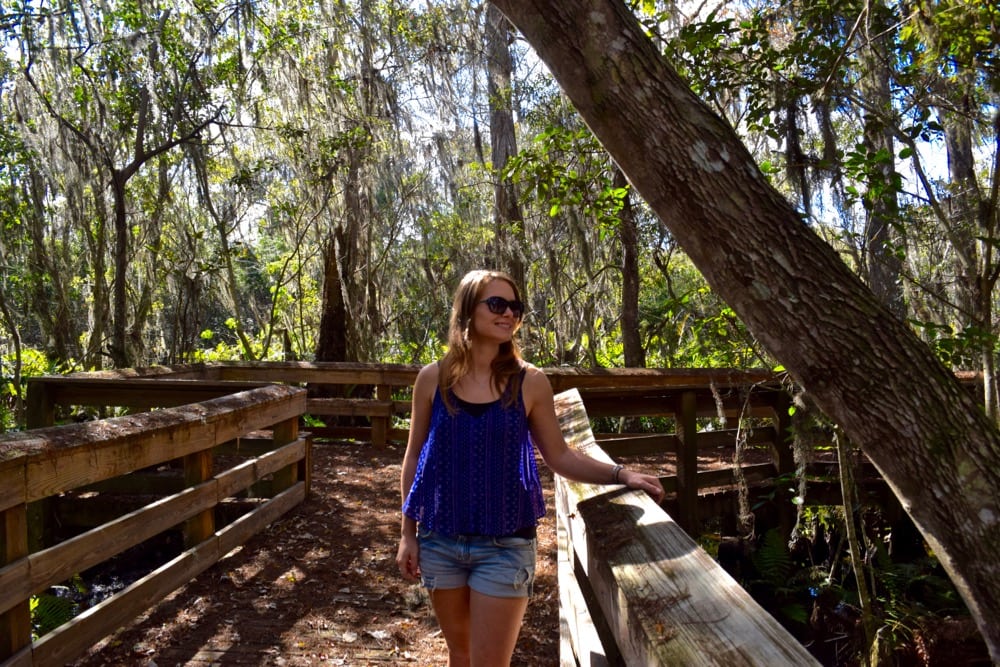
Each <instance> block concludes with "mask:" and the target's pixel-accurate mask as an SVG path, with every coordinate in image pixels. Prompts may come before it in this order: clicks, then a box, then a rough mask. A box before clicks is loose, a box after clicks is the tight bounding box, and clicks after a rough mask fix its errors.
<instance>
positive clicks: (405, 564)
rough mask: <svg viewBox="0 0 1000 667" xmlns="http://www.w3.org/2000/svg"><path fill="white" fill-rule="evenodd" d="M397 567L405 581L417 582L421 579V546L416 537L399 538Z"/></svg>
mask: <svg viewBox="0 0 1000 667" xmlns="http://www.w3.org/2000/svg"><path fill="white" fill-rule="evenodd" d="M396 566H397V567H399V573H400V574H401V575H403V579H407V580H409V581H416V580H418V579H419V578H420V545H419V544H418V543H417V536H416V535H403V536H402V537H401V538H399V550H398V551H397V552H396Z"/></svg>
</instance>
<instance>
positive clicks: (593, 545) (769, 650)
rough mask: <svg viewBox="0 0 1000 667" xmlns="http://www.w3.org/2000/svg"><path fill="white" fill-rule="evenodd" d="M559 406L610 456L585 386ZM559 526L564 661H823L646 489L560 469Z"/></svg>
mask: <svg viewBox="0 0 1000 667" xmlns="http://www.w3.org/2000/svg"><path fill="white" fill-rule="evenodd" d="M556 410H557V413H558V415H559V419H560V424H561V426H562V430H563V434H564V436H565V437H566V440H567V442H569V443H570V445H571V446H572V447H575V448H577V449H579V450H581V451H584V452H585V453H586V454H588V455H589V456H592V457H594V458H597V459H600V460H604V461H607V462H612V458H611V457H610V456H609V455H608V454H607V452H605V451H604V450H603V449H601V447H600V446H599V445H598V444H597V441H596V440H595V439H594V436H593V433H592V432H591V428H590V422H589V419H588V415H587V412H586V410H585V408H584V405H583V400H582V399H581V396H580V393H579V392H578V391H576V390H570V391H566V392H563V393H561V394H559V395H558V396H557V397H556ZM556 526H557V532H558V541H559V595H560V609H561V613H560V622H561V625H562V628H561V633H560V634H561V635H562V638H563V641H562V643H561V651H560V663H561V664H562V665H587V666H593V665H662V666H668V665H670V666H672V665H717V666H719V667H732V666H733V665H759V666H760V667H782V666H789V667H803V666H806V665H818V664H819V663H818V662H817V661H816V660H815V658H813V657H812V655H811V654H810V653H809V652H808V651H807V650H806V649H805V648H803V646H802V645H801V644H800V643H799V642H798V641H797V640H796V639H795V638H794V637H793V636H792V635H791V634H789V633H788V632H787V631H786V630H785V629H784V628H783V627H782V626H781V625H780V624H779V623H778V622H777V621H776V620H775V619H774V618H773V617H772V616H771V615H770V614H768V613H767V612H766V611H765V610H764V609H763V608H761V607H760V605H758V604H757V603H756V602H755V601H754V600H753V598H751V597H750V595H749V594H748V593H747V592H746V591H745V590H743V589H742V588H741V587H740V586H739V584H737V583H736V581H735V580H733V578H732V577H731V576H730V575H729V574H728V573H727V572H726V571H725V570H723V569H722V568H721V567H720V566H719V564H718V563H716V562H715V561H714V560H712V558H711V557H710V556H709V555H708V554H707V553H705V551H704V550H703V549H701V548H700V547H699V546H698V545H697V544H696V543H695V542H694V540H692V539H691V537H689V536H688V534H687V533H685V532H684V531H683V530H682V529H681V528H680V526H679V525H678V524H677V523H675V522H674V521H673V519H671V517H670V516H669V515H668V514H667V513H666V512H664V511H663V509H662V508H661V507H660V506H659V505H657V504H656V503H655V502H654V501H653V500H652V499H651V498H650V497H649V496H648V495H646V494H645V493H642V492H638V491H632V490H629V489H627V488H625V487H608V486H597V485H591V484H581V483H575V482H570V481H568V480H566V479H565V478H563V477H560V476H558V475H557V476H556ZM588 601H592V602H588Z"/></svg>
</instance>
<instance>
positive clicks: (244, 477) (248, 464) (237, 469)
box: [215, 459, 260, 501]
mask: <svg viewBox="0 0 1000 667" xmlns="http://www.w3.org/2000/svg"><path fill="white" fill-rule="evenodd" d="M258 479H260V477H259V476H258V474H257V459H250V460H249V461H244V462H243V463H240V464H239V465H236V466H233V467H232V468H230V469H229V470H225V471H223V472H220V473H219V474H218V475H216V476H215V481H216V483H217V487H216V496H217V500H219V501H222V500H225V499H226V498H231V497H233V496H235V495H237V494H238V493H239V492H241V491H243V490H244V489H247V488H249V487H250V485H252V484H253V483H254V482H256V481H257V480H258Z"/></svg>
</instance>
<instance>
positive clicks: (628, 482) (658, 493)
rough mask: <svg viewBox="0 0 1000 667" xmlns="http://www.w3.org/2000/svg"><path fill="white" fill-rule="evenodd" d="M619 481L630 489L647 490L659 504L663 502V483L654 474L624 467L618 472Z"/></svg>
mask: <svg viewBox="0 0 1000 667" xmlns="http://www.w3.org/2000/svg"><path fill="white" fill-rule="evenodd" d="M618 481H619V482H620V483H622V484H624V485H625V486H627V487H628V488H630V489H636V490H638V491H645V492H646V493H648V494H649V495H650V497H652V499H653V500H655V501H656V503H657V504H660V503H661V502H663V496H664V495H665V494H664V491H663V485H662V484H660V480H659V479H658V478H656V477H655V476H653V475H647V474H646V473H643V472H636V471H634V470H629V469H627V468H623V469H622V470H621V471H620V472H619V473H618Z"/></svg>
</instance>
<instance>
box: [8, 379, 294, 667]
mask: <svg viewBox="0 0 1000 667" xmlns="http://www.w3.org/2000/svg"><path fill="white" fill-rule="evenodd" d="M111 379H112V378H108V377H104V378H98V377H90V378H87V377H83V378H77V379H73V378H61V379H56V378H47V379H44V380H40V381H39V383H38V384H37V386H38V387H42V388H44V391H37V390H34V391H31V392H30V393H29V400H30V402H31V404H32V408H33V410H34V413H33V414H34V417H33V418H34V420H35V421H36V422H38V421H41V422H42V423H51V414H52V411H53V410H54V407H55V405H57V404H61V403H68V404H77V405H101V406H116V405H117V406H122V405H125V406H129V407H132V408H142V409H149V408H153V407H162V406H165V405H166V406H169V405H174V406H179V407H167V408H164V409H157V410H154V411H150V412H143V413H141V414H133V415H127V416H119V417H114V418H110V419H104V420H98V421H87V422H83V423H77V424H70V425H66V426H46V427H43V428H37V429H34V430H29V431H26V432H23V433H18V434H13V435H6V436H3V437H2V438H0V518H2V520H3V524H2V525H3V529H4V530H3V532H2V533H0V661H2V664H3V665H4V667H14V666H16V667H26V666H28V665H35V666H49V665H61V664H65V663H66V662H68V661H71V660H73V659H74V658H75V657H77V656H78V655H79V654H80V653H82V652H83V651H85V650H86V649H87V648H89V647H90V646H91V645H93V644H94V643H95V642H96V641H98V640H99V639H101V638H102V637H104V636H106V635H107V634H109V633H111V632H112V631H114V630H115V629H116V628H118V627H120V626H121V625H123V624H125V623H126V622H127V621H129V620H130V619H132V618H135V617H136V616H137V615H138V614H139V613H141V612H142V611H143V610H145V609H147V608H148V607H150V606H151V605H153V604H155V603H156V602H158V601H159V600H161V599H163V598H164V597H166V595H168V594H169V593H170V592H171V591H173V590H175V589H176V588H178V587H180V586H181V585H183V584H185V583H187V582H188V581H190V580H191V579H192V578H193V577H195V576H196V575H197V574H198V573H200V572H201V571H203V570H205V569H206V568H208V567H209V566H211V565H212V564H213V563H215V562H216V561H218V560H219V559H220V558H221V557H222V556H224V555H225V554H227V553H228V552H230V551H231V550H232V549H233V548H235V547H237V546H239V545H240V544H242V543H243V542H245V541H246V540H247V539H248V538H249V537H250V536H251V535H253V534H254V533H256V532H258V531H260V530H261V529H262V528H264V527H265V526H267V525H268V524H269V523H271V522H272V521H274V520H275V519H276V518H277V517H279V516H281V515H282V514H284V513H285V512H287V511H288V510H289V509H290V508H292V507H294V506H295V505H297V504H298V503H300V502H302V500H303V499H304V498H305V497H306V494H307V493H308V490H309V481H310V477H309V476H310V444H311V441H310V438H309V435H308V434H307V433H300V431H299V419H300V417H301V415H302V414H303V412H304V411H305V408H306V392H305V391H304V390H302V389H298V388H294V387H287V386H279V385H273V386H262V387H257V388H251V389H247V388H246V387H245V386H244V387H237V386H236V385H232V384H229V385H225V386H220V385H218V384H216V385H215V386H211V383H205V384H201V383H198V382H196V381H190V380H189V381H187V382H186V383H182V381H180V380H177V379H165V382H164V384H157V385H155V386H151V385H150V384H149V383H150V382H158V380H152V381H151V380H149V379H148V378H145V379H144V378H131V379H129V380H127V381H124V382H123V379H122V378H119V379H118V380H117V382H118V386H117V388H112V387H111V386H110V385H108V384H101V382H105V381H109V380H111ZM77 380H79V382H78V381H77ZM88 381H96V384H94V383H91V384H88ZM220 394H224V395H222V396H220ZM192 401H200V402H198V403H195V404H190V405H189V403H192ZM46 415H49V416H46ZM223 455H224V456H223ZM219 459H225V460H226V461H230V462H232V465H231V466H230V467H228V468H225V469H219V470H216V469H215V468H222V466H220V465H213V462H217V461H218V460H219ZM164 469H165V470H166V471H167V473H168V477H169V478H170V479H169V480H168V481H167V482H166V483H165V482H164V479H163V477H164V476H163V474H162V472H163V470H164ZM171 472H173V473H175V474H174V475H173V476H172V477H171V476H170V475H169V473H171ZM146 473H150V474H152V475H154V476H155V477H156V479H154V477H146V476H145V475H146ZM164 486H165V487H166V488H165V489H160V492H159V493H155V492H154V490H155V489H156V488H158V487H164ZM136 490H139V491H142V492H143V493H144V494H147V495H150V494H152V495H157V498H156V500H155V501H154V502H146V503H145V504H142V505H141V506H139V507H136V508H134V509H132V508H129V509H131V511H127V510H126V511H127V513H124V514H120V516H117V517H116V518H114V519H112V520H109V521H105V522H103V523H101V524H100V525H97V526H95V527H91V528H90V529H88V530H84V531H83V532H80V533H78V534H75V535H72V536H69V537H66V536H63V539H59V538H57V537H55V536H54V535H53V530H52V523H53V521H52V517H53V516H54V515H56V514H57V513H58V510H56V509H54V508H53V506H54V505H55V504H56V503H57V502H59V501H62V500H64V499H65V498H66V497H67V496H68V497H70V498H71V499H73V501H74V503H76V504H82V503H85V502H86V500H84V498H86V497H98V498H100V497H102V496H105V495H107V494H121V495H119V496H117V497H119V498H126V497H129V495H130V492H134V491H136ZM80 492H86V493H85V494H82V495H81V493H80ZM132 497H134V495H133V496H132ZM234 502H241V503H243V504H244V505H245V506H246V508H247V511H245V512H243V513H242V514H240V515H239V516H238V518H236V519H235V520H233V521H232V522H230V523H228V524H225V525H217V521H218V518H217V517H221V516H223V515H224V514H225V513H224V512H223V511H222V510H223V509H224V508H223V505H231V504H233V503H234ZM219 523H220V524H221V523H222V522H221V521H219ZM179 524H181V525H183V531H182V532H183V537H184V546H183V551H182V552H181V553H180V554H179V555H177V556H176V557H174V558H172V559H171V560H169V561H168V562H166V563H164V564H162V565H160V566H158V567H156V569H154V570H153V571H151V572H149V573H148V574H147V575H146V576H144V577H142V578H141V579H139V580H138V581H135V582H134V583H132V584H131V585H129V586H127V587H126V588H125V589H124V590H122V591H120V592H118V593H116V594H115V595H113V596H111V597H109V598H108V599H106V600H104V601H103V602H101V603H99V604H97V605H96V606H95V607H92V608H91V609H88V610H86V611H85V612H84V613H82V614H80V615H79V616H77V617H76V618H74V619H73V620H71V621H69V622H67V623H65V624H63V625H61V626H59V627H58V628H57V629H55V630H53V631H51V632H49V633H47V634H45V635H43V636H42V637H40V638H38V639H37V640H36V641H34V642H33V641H32V626H31V616H30V610H29V600H30V599H31V597H32V596H34V595H37V594H39V593H41V592H43V591H46V590H47V589H48V588H49V587H50V586H53V585H56V584H60V583H62V582H65V581H67V580H69V579H71V578H72V577H73V576H74V575H76V574H78V573H80V572H83V571H85V570H87V569H89V568H92V567H94V566H97V565H100V564H102V563H105V562H107V561H108V560H109V559H111V558H113V557H114V556H115V555H117V554H120V553H122V552H123V551H125V550H126V549H129V548H131V547H134V546H136V545H139V544H141V543H143V542H144V541H146V540H149V539H151V538H154V537H155V536H159V535H162V534H164V533H165V532H166V531H170V530H172V529H174V528H175V527H177V526H178V525H179Z"/></svg>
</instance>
